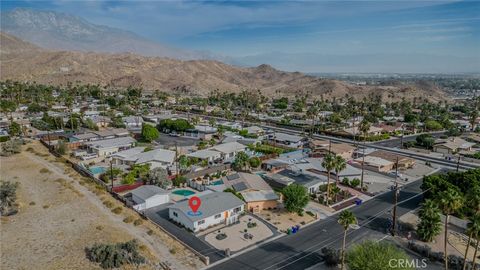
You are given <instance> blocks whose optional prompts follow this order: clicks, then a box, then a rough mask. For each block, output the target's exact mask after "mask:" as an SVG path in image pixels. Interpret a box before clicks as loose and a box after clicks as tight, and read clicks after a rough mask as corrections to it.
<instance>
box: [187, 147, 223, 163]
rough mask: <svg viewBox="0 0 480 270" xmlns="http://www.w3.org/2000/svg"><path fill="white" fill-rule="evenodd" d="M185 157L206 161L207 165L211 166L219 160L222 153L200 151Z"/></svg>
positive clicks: (206, 150) (207, 150)
mask: <svg viewBox="0 0 480 270" xmlns="http://www.w3.org/2000/svg"><path fill="white" fill-rule="evenodd" d="M186 156H187V157H190V158H198V159H200V160H206V161H207V162H208V163H210V164H211V163H214V162H216V161H219V160H221V158H222V153H220V152H218V151H215V150H210V149H202V150H198V151H195V152H193V153H189V154H187V155H186Z"/></svg>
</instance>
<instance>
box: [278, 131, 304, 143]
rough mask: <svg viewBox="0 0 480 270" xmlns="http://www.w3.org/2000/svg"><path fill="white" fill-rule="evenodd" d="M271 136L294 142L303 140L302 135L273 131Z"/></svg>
mask: <svg viewBox="0 0 480 270" xmlns="http://www.w3.org/2000/svg"><path fill="white" fill-rule="evenodd" d="M273 138H274V139H275V140H277V141H286V142H294V143H295V142H299V141H301V140H303V137H300V136H297V135H291V134H286V133H281V132H277V133H274V134H273Z"/></svg>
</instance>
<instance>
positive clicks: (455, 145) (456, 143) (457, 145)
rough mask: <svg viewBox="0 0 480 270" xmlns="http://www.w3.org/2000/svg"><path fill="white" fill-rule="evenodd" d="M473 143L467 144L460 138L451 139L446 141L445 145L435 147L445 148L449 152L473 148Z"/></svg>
mask: <svg viewBox="0 0 480 270" xmlns="http://www.w3.org/2000/svg"><path fill="white" fill-rule="evenodd" d="M474 145H475V143H471V142H467V141H465V140H464V139H462V138H453V139H450V140H447V141H446V142H445V143H442V144H438V145H435V147H439V146H441V147H446V148H448V149H451V150H457V149H466V148H470V147H472V146H474Z"/></svg>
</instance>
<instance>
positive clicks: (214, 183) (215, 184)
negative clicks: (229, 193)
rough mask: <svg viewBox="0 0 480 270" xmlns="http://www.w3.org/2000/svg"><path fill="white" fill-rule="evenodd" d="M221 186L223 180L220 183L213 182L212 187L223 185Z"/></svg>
mask: <svg viewBox="0 0 480 270" xmlns="http://www.w3.org/2000/svg"><path fill="white" fill-rule="evenodd" d="M221 184H223V181H222V180H218V181H215V182H212V185H214V186H218V185H221Z"/></svg>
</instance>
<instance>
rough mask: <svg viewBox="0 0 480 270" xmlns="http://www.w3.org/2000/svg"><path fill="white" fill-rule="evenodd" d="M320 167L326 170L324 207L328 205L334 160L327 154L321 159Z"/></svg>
mask: <svg viewBox="0 0 480 270" xmlns="http://www.w3.org/2000/svg"><path fill="white" fill-rule="evenodd" d="M322 167H323V168H325V170H327V196H326V200H325V201H326V203H325V204H326V205H327V206H328V205H329V202H328V201H329V199H330V172H331V171H332V170H333V169H334V168H335V158H334V156H333V155H332V154H331V153H328V154H326V155H325V157H323V162H322Z"/></svg>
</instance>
